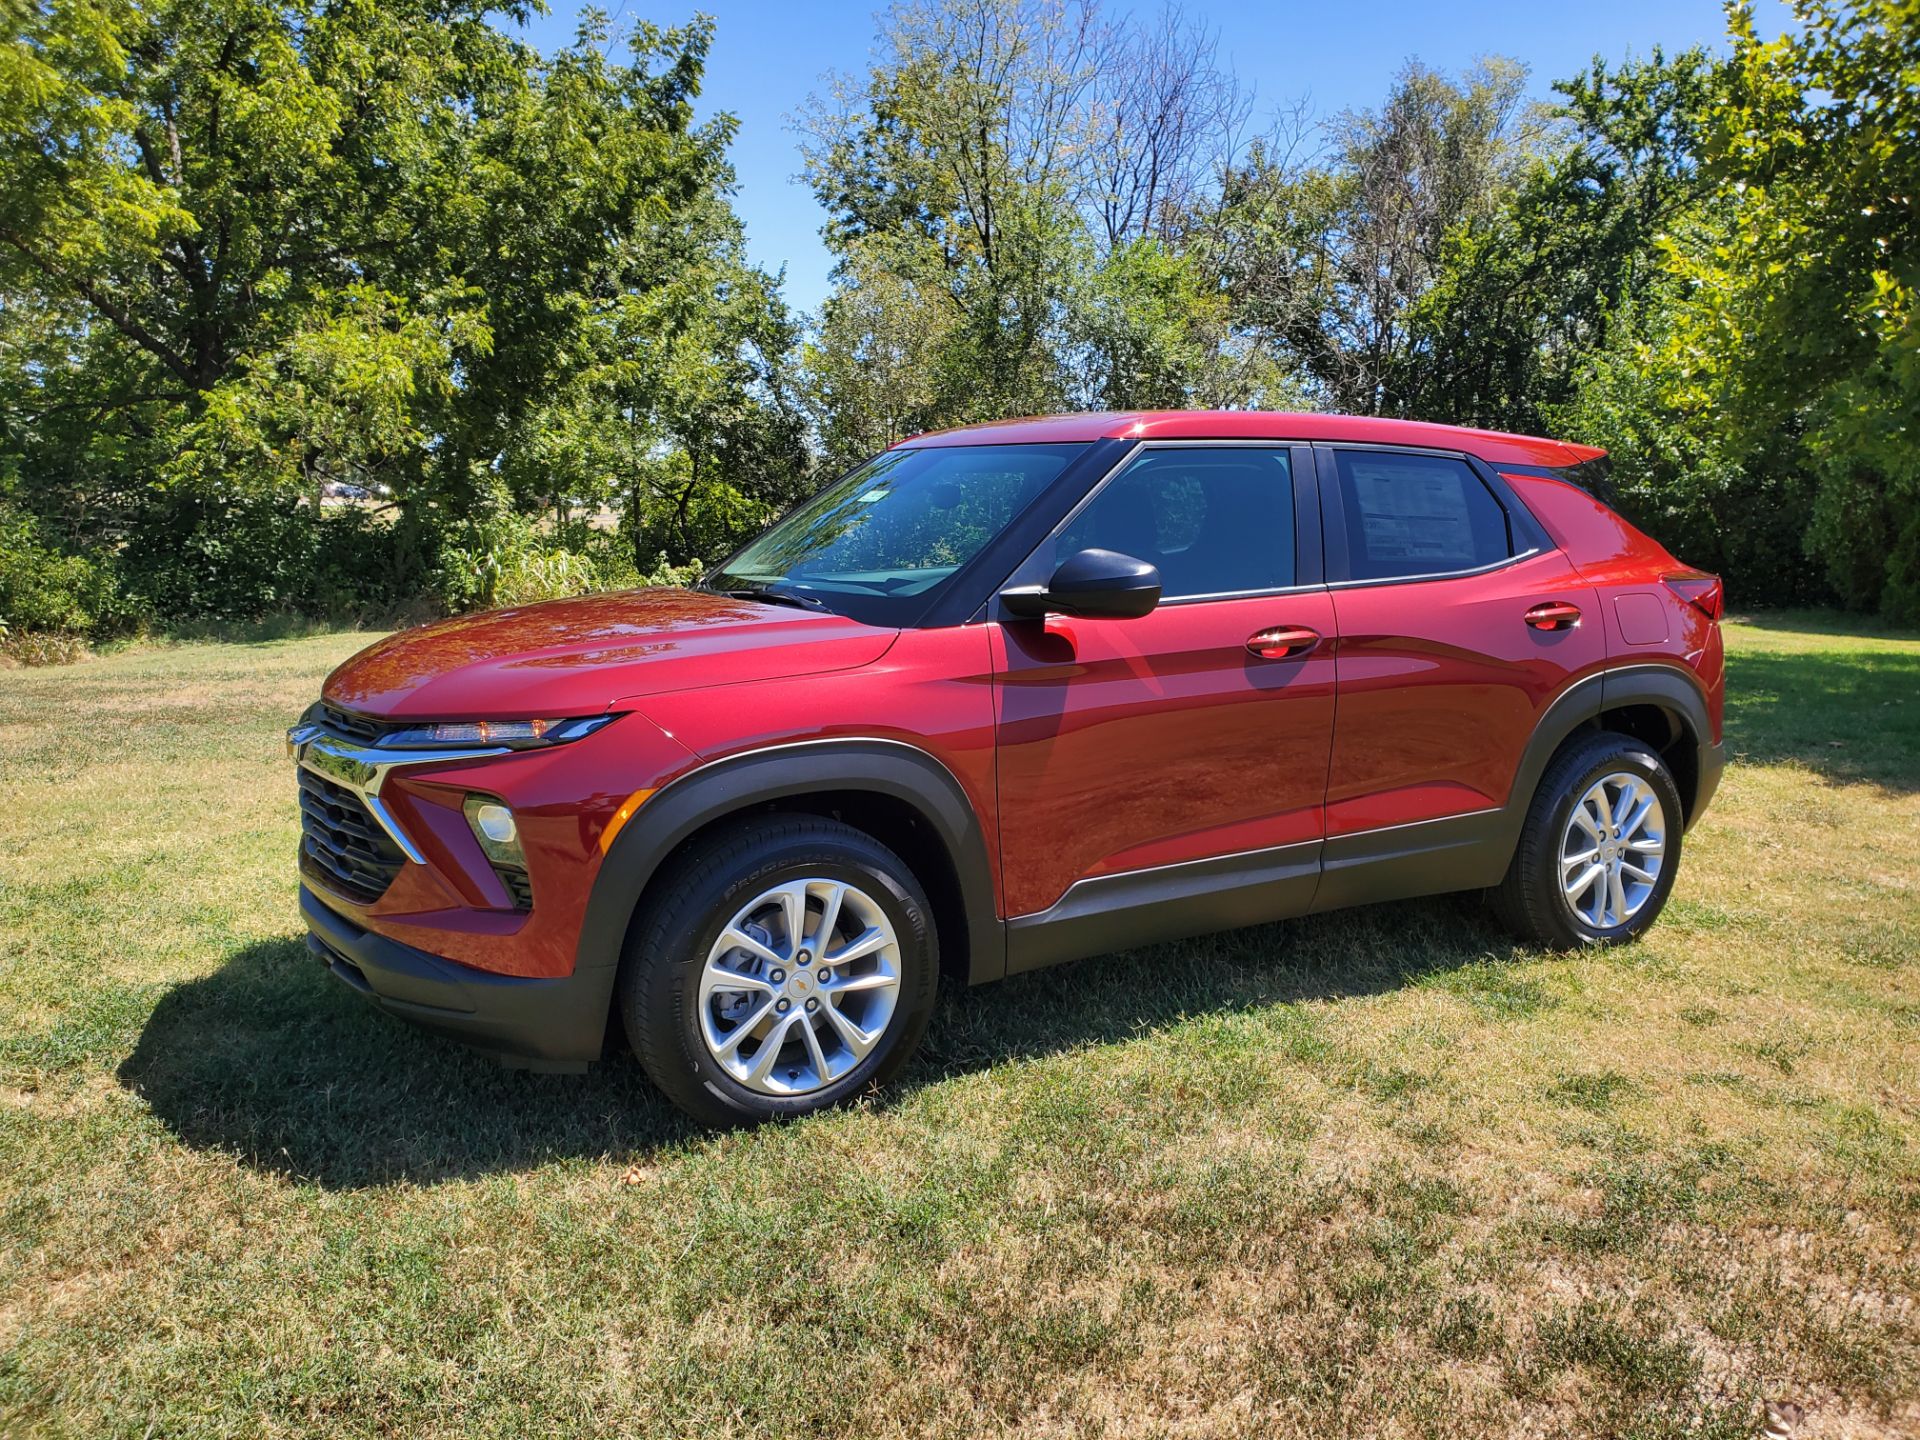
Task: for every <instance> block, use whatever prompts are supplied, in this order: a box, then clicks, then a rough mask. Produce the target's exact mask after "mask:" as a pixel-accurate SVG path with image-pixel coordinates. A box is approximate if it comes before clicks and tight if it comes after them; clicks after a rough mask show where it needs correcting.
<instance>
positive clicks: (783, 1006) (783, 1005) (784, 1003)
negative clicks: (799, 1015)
mask: <svg viewBox="0 0 1920 1440" xmlns="http://www.w3.org/2000/svg"><path fill="white" fill-rule="evenodd" d="M773 1008H774V1009H776V1010H778V1011H779V1012H780V1013H781V1014H782V1015H784V1014H786V1013H787V1011H789V1010H791V1009H792V1008H793V1002H792V1001H791V1000H788V999H786V998H784V997H782V998H781V999H779V1000H776V1001H774V1002H773Z"/></svg>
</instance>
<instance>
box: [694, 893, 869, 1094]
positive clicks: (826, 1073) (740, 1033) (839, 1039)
mask: <svg viewBox="0 0 1920 1440" xmlns="http://www.w3.org/2000/svg"><path fill="white" fill-rule="evenodd" d="M899 996H900V940H899V936H898V935H897V934H896V933H895V932H894V927H893V922H892V921H891V920H889V919H888V918H887V914H886V911H884V910H882V909H881V908H880V906H879V904H878V903H877V902H876V901H875V900H874V899H873V897H872V896H870V895H868V894H867V893H866V892H865V891H864V890H861V889H860V888H859V887H857V886H854V885H849V884H847V883H845V882H844V881H840V880H830V879H826V878H824V877H808V878H805V879H800V880H790V881H785V882H783V883H781V884H780V885H777V886H775V887H774V888H772V889H770V890H767V891H764V892H762V893H761V894H760V895H758V896H756V897H755V898H754V899H753V900H752V901H750V902H748V903H747V904H746V905H744V906H742V907H741V908H740V910H739V911H738V912H737V913H736V914H735V915H734V917H733V919H732V920H730V921H729V922H728V923H727V925H726V927H725V928H724V929H723V930H722V931H721V932H720V937H719V939H717V940H716V941H714V943H713V946H712V948H711V949H710V950H709V951H708V953H707V960H706V964H705V966H704V967H703V968H702V970H701V972H700V1035H701V1038H702V1039H703V1040H704V1041H705V1042H706V1046H707V1052H708V1054H710V1055H711V1056H712V1057H713V1059H714V1061H715V1062H716V1063H717V1064H718V1065H719V1066H720V1068H721V1069H723V1070H725V1071H726V1073H727V1074H728V1075H729V1076H731V1077H732V1078H733V1079H734V1080H735V1081H737V1082H738V1083H739V1084H741V1085H744V1086H745V1087H746V1088H747V1089H749V1090H754V1091H757V1092H759V1093H760V1094H763V1095H778V1096H794V1095H805V1094H809V1093H811V1092H812V1091H815V1090H819V1089H822V1088H824V1087H826V1086H828V1085H831V1084H833V1083H834V1082H835V1081H837V1080H840V1079H842V1078H843V1077H844V1076H846V1075H847V1073H848V1072H849V1071H851V1070H852V1069H853V1068H854V1067H855V1066H857V1065H858V1064H859V1063H860V1062H861V1061H862V1060H864V1059H865V1058H866V1057H867V1056H868V1055H869V1054H870V1053H871V1052H872V1050H873V1047H874V1046H875V1045H877V1044H879V1043H880V1039H881V1037H882V1036H883V1035H884V1034H885V1033H886V1029H887V1022H888V1021H889V1020H891V1019H892V1018H893V1012H894V1006H895V1004H896V1003H897V1002H898V1000H899Z"/></svg>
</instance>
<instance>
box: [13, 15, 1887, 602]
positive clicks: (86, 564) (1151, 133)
mask: <svg viewBox="0 0 1920 1440" xmlns="http://www.w3.org/2000/svg"><path fill="white" fill-rule="evenodd" d="M6 13H7V15H8V17H9V32H8V34H7V36H6V37H5V40H4V43H3V44H0V505H4V507H5V509H4V511H3V512H0V514H4V517H5V522H4V529H3V530H0V539H4V542H5V545H4V550H0V596H4V603H5V610H4V612H3V613H4V616H5V619H6V621H7V623H8V624H9V626H10V627H11V629H12V630H13V631H14V632H15V633H16V634H18V633H27V632H32V633H43V632H50V631H56V630H57V631H69V630H70V631H76V632H85V633H89V634H94V635H99V634H105V633H109V632H112V631H114V630H116V629H124V628H128V627H132V626H136V625H138V624H140V623H142V622H143V621H151V620H153V619H156V618H162V619H165V620H166V621H167V622H168V623H179V622H182V621H190V620H194V619H219V620H242V619H248V618H251V617H256V616H259V615H263V614H267V613H273V612H278V611H284V610H288V609H292V610H296V611H303V612H306V613H311V614H336V615H337V614H358V615H367V616H374V615H383V614H391V613H398V612H399V611H400V610H401V609H402V608H404V607H407V606H409V605H415V604H417V603H419V602H423V601H424V602H426V603H429V604H432V605H437V606H440V607H446V608H456V609H457V608H464V607H467V606H471V605H478V604H489V603H518V602H519V601H521V600H524V599H529V598H534V597H538V596H543V595H552V594H567V593H573V592H575V591H578V590H580V589H583V588H590V587H595V586H605V585H618V584H629V583H638V582H639V581H642V580H645V579H648V578H649V577H654V576H667V575H675V576H677V575H684V574H689V573H692V569H693V567H694V566H695V564H696V562H698V561H700V560H702V559H709V560H710V559H713V558H716V557H717V556H718V555H719V554H721V553H723V552H724V551H726V550H727V549H729V548H731V547H732V546H733V545H734V544H735V543H736V542H737V541H738V540H739V539H740V538H742V537H743V536H744V535H746V534H748V533H751V532H752V531H753V530H754V529H756V528H757V527H759V526H761V525H762V524H764V523H765V522H766V521H767V520H768V519H769V518H771V517H772V516H773V515H775V514H776V513H778V512H779V511H780V510H782V509H784V508H786V507H788V506H790V505H792V504H793V503H795V502H797V501H798V500H799V499H801V498H803V497H804V496H805V495H806V493H807V492H808V491H809V490H810V489H811V488H812V485H813V476H814V472H815V464H816V457H818V458H820V459H823V460H824V461H826V462H827V463H829V464H831V465H833V466H836V467H839V466H844V465H846V464H849V463H851V462H853V461H855V460H858V459H861V458H864V457H866V456H868V455H871V454H873V453H874V452H876V451H878V450H881V449H884V448H885V447H887V446H889V445H891V444H893V443H895V442H896V441H898V440H900V439H902V438H904V437H906V436H908V435H911V434H914V433H917V432H919V431H923V430H927V429H933V428H938V427H941V426H946V425H954V424H961V423H967V422H972V421H978V420H989V419H998V418H1002V417H1005V416H1008V415H1014V414H1022V413H1034V412H1044V411H1050V410H1057V409H1065V408H1082V407H1086V408H1091V407H1100V408H1109V409H1129V408H1136V407H1148V406H1153V407H1158V406H1191V405H1209V406H1226V407H1233V406H1263V407H1267V408H1281V407H1300V408H1313V407H1329V408H1338V409H1343V410H1348V411H1355V412H1361V413H1378V414H1390V415H1403V416H1411V417H1419V418H1429V419H1437V420H1445V421H1452V422H1456V423H1466V424H1477V425H1483V426H1489V427H1493V428H1504V429H1516V430H1522V431H1529V432H1536V433H1552V434H1558V435H1561V436H1564V437H1565V438H1567V439H1570V440H1575V441H1580V442H1584V443H1589V444H1594V445H1598V446H1600V447H1602V448H1604V449H1606V450H1608V451H1609V452H1610V453H1611V455H1612V456H1613V460H1614V483H1615V486H1616V489H1617V492H1618V498H1619V500H1620V502H1621V504H1622V506H1623V508H1624V509H1625V510H1626V511H1627V513H1628V514H1629V516H1630V517H1631V518H1633V519H1634V520H1635V521H1636V522H1637V523H1640V524H1642V525H1644V526H1645V527H1646V528H1648V529H1649V530H1650V531H1652V533H1653V534H1654V535H1655V536H1656V537H1658V538H1660V539H1661V540H1663V541H1664V542H1665V543H1667V544H1668V545H1669V547H1670V548H1672V549H1674V550H1675V551H1676V552H1677V553H1679V554H1680V555H1682V556H1683V557H1684V558H1686V559H1687V560H1689V561H1691V562H1693V563H1697V564H1702V565H1706V566H1709V567H1711V568H1714V569H1716V570H1719V571H1721V572H1722V573H1723V574H1725V575H1726V577H1727V579H1728V582H1729V586H1730V592H1731V594H1732V596H1733V598H1734V599H1735V601H1736V603H1758V602H1766V601H1773V602H1778V601H1795V600H1819V599H1823V598H1828V597H1830V596H1835V595H1837V596H1838V597H1839V598H1841V599H1843V600H1845V601H1846V602H1847V603H1848V604H1850V605H1852V606H1855V607H1857V608H1862V609H1874V608H1877V609H1879V610H1881V611H1882V612H1883V613H1885V614H1886V615H1888V616H1890V617H1893V618H1896V619H1902V620H1913V619H1916V618H1920V445H1916V444H1915V443H1914V438H1915V437H1914V434H1913V428H1912V427H1913V417H1914V416H1915V415H1916V414H1920V338H1916V337H1920V321H1917V320H1916V314H1915V309H1916V302H1915V291H1916V288H1920V244H1917V243H1916V240H1915V237H1916V235H1920V225H1916V223H1915V217H1914V213H1913V204H1914V201H1913V197H1914V196H1915V194H1916V193H1920V12H1916V10H1915V7H1914V5H1913V3H1912V0H1848V3H1839V0H1833V3H1824V0H1800V3H1798V4H1797V5H1796V8H1795V14H1796V16H1797V20H1798V24H1797V26H1796V28H1795V29H1793V30H1792V31H1791V32H1790V33H1788V34H1786V35H1785V36H1783V37H1782V38H1780V39H1779V40H1776V41H1771V42H1766V41H1762V40H1761V39H1760V38H1759V36H1758V33H1757V31H1756V30H1755V27H1754V23H1753V20H1752V17H1751V15H1750V13H1749V12H1748V11H1747V10H1746V9H1744V8H1742V7H1739V6H1735V7H1734V8H1733V9H1732V10H1731V11H1730V26H1731V31H1730V33H1731V41H1732V44H1731V53H1730V54H1728V55H1723V56H1715V55H1711V54H1708V53H1706V52H1703V51H1700V50H1691V51H1688V52H1685V53H1683V54H1680V55H1677V56H1667V55H1664V54H1663V53H1661V52H1660V51H1658V50H1655V51H1653V52H1652V53H1651V55H1650V56H1649V57H1648V58H1646V59H1645V60H1637V61H1628V62H1625V63H1621V64H1610V63H1608V62H1607V61H1605V60H1602V59H1596V60H1595V61H1594V62H1593V63H1592V64H1591V65H1590V66H1589V67H1588V68H1587V69H1586V70H1585V71H1584V72H1583V73H1581V74H1579V75H1577V76H1575V77H1574V78H1572V79H1570V80H1566V81H1563V82H1561V83H1560V84H1558V85H1557V86H1556V87H1555V88H1556V91H1557V94H1558V103H1557V104H1556V105H1555V106H1553V107H1551V108H1547V107H1541V106H1538V105H1534V104H1531V103H1529V102H1528V100H1527V99H1526V95H1527V76H1526V72H1525V70H1524V69H1523V68H1522V67H1521V66H1519V65H1518V64H1517V63H1515V62H1513V61H1510V60H1505V59H1501V58H1499V57H1492V58H1489V59H1487V60H1485V61H1482V62H1480V63H1478V64H1477V65H1475V66H1474V67H1472V68H1470V69H1469V70H1467V71H1465V72H1463V73H1460V74H1456V75H1447V74H1442V73H1440V72H1437V71H1434V70H1432V69H1430V68H1428V67H1425V66H1422V65H1420V64H1419V63H1417V62H1412V63H1409V64H1408V65H1407V67H1406V68H1405V69H1404V70H1403V71H1402V72H1401V73H1400V74H1399V75H1397V76H1396V77H1395V79H1394V81H1393V83H1392V85H1391V86H1390V87H1389V89H1388V92H1387V94H1386V95H1385V96H1384V97H1383V100H1382V103H1381V104H1380V105H1379V106H1378V107H1376V108H1371V109H1359V110H1354V111H1349V112H1346V113H1343V114H1340V115H1338V116H1335V117H1332V118H1331V119H1330V120H1328V121H1326V122H1325V123H1323V124H1322V125H1320V126H1318V127H1310V126H1308V125H1307V124H1306V123H1305V121H1304V120H1303V119H1302V118H1301V117H1300V116H1298V115H1295V116H1291V117H1288V116H1282V117H1281V118H1280V120H1279V121H1277V122H1275V123H1273V124H1271V125H1269V126H1268V127H1267V128H1266V129H1265V130H1263V131H1260V132H1257V133H1252V134H1251V135H1249V134H1248V131H1247V121H1248V118H1249V116H1250V115H1251V113H1252V98H1251V94H1250V92H1248V91H1247V90H1245V89H1243V88H1242V87H1241V86H1240V85H1239V83H1238V82H1237V81H1236V80H1235V78H1234V77H1233V76H1232V75H1231V74H1229V73H1227V72H1226V70H1225V69H1224V67H1223V66H1222V65H1221V64H1219V63H1218V62H1217V60H1216V58H1215V57H1216V51H1215V45H1214V41H1213V37H1211V36H1210V35H1209V34H1208V33H1207V32H1205V31H1204V30H1203V29H1200V28H1198V27H1196V26H1194V25H1192V24H1190V23H1189V22H1188V21H1186V20H1185V19H1184V18H1183V17H1182V15H1181V13H1180V12H1179V11H1178V9H1177V8H1166V9H1163V10H1161V11H1160V12H1159V13H1158V14H1153V13H1148V12H1127V13H1125V14H1124V15H1119V16H1110V15H1107V14H1103V13H1102V11H1101V9H1100V7H1099V5H1098V3H1097V0H898V3H896V4H894V6H893V7H892V8H891V9H889V10H888V11H887V12H885V14H884V15H883V16H882V17H881V20H880V32H879V35H878V37H877V41H878V43H877V44H876V47H875V50H874V59H873V61H872V63H871V64H870V65H869V66H868V68H867V70H866V71H865V73H864V74H863V75H861V76H859V77H857V78H841V79H838V80H836V81H834V82H833V85H832V87H831V88H830V89H829V90H828V91H827V93H826V94H825V95H823V96H822V97H821V98H818V99H816V100H814V101H813V102H812V104H811V107H810V110H809V112H808V114H807V117H806V120H805V124H804V129H805V131H806V139H805V141H804V143H803V146H802V152H803V159H804V165H805V170H806V174H807V177H808V179H809V180H810V182H811V184H812V185H813V188H814V191H815V193H816V195H817V196H818V197H819V199H820V201H821V203H822V205H823V206H824V207H825V208H826V211H827V215H828V223H827V227H826V235H827V240H828V243H829V245H830V247H831V248H832V250H833V253H834V256H835V259H836V264H837V271H836V276H837V283H836V287H835V290H834V293H833V294H832V295H831V296H830V297H829V298H828V299H827V301H826V302H825V304H824V305H823V307H822V309H821V311H820V313H819V314H818V315H816V316H814V317H811V318H810V319H806V320H803V319H802V318H801V317H796V316H794V315H793V314H792V313H790V312H789V311H788V309H787V307H786V305H785V303H784V301H783V300H782V298H781V296H780V293H779V283H778V280H777V278H776V277H773V276H769V275H768V274H766V273H765V272H763V271H761V270H759V269H757V268H756V267H754V266H753V265H752V264H751V263H750V262H749V261H748V259H747V257H746V254H745V244H744V238H743V235H742V231H741V227H740V223H739V220H738V218H737V217H736V216H735V214H734V213H733V210H732V207H731V204H730V193H731V187H732V184H733V177H732V172H731V170H730V168H729V166H728V163H727V149H728V146H729V145H730V144H731V142H732V139H733V135H734V122H733V120H732V119H731V118H730V117H728V116H725V115H720V116H716V117H714V118H713V119H711V120H709V121H707V122H705V123H703V124H702V123H696V121H695V118H694V105H695V101H696V99H697V97H698V95H699V89H700V84H701V79H702V73H703V70H704V66H705V63H706V58H707V54H708V51H709V48H710V46H711V45H712V44H713V43H714V31H713V27H712V25H711V23H710V22H708V21H706V20H704V19H697V20H695V21H694V22H692V23H691V24H689V25H686V26H684V27H681V28H677V29H661V28H658V27H656V26H654V25H651V24H648V23H645V22H641V23H639V24H637V25H636V26H635V28H634V32H633V34H632V35H631V37H630V40H629V42H628V43H627V45H626V47H625V49H624V50H622V51H620V52H618V55H619V58H614V57H615V55H616V49H615V45H614V43H613V42H614V37H613V35H612V32H611V29H610V27H609V24H608V22H607V21H606V20H605V18H604V16H603V15H601V14H600V13H599V12H597V11H588V12H586V18H585V20H584V22H583V25H582V28H581V30H580V32H579V34H578V36H577V38H576V39H575V41H574V43H572V44H570V45H567V46H564V47H561V48H560V49H558V50H557V51H556V52H554V53H553V54H551V55H546V56H543V55H540V54H538V53H536V52H535V51H534V50H532V49H531V48H530V47H528V46H527V45H525V44H524V43H522V42H520V41H518V40H516V39H514V38H513V36H512V33H511V32H512V23H511V22H516V21H518V20H520V19H523V18H524V17H525V15H526V13H528V7H527V5H526V3H525V0H505V3H494V0H393V3H387V4H381V5H377V6H376V5H370V4H347V5H337V4H332V3H329V0H215V3H211V4H209V3H204V0H200V3H189V0H156V3H154V4H151V5H146V6H136V5H133V4H132V3H130V0H37V3H32V4H26V5H24V6H23V5H19V4H15V5H14V6H12V7H11V8H10V9H9V10H8V11H7V12H6ZM343 487H351V488H350V489H349V490H347V491H346V492H345V493H347V494H350V495H351V496H352V497H353V503H339V501H340V497H341V495H342V493H343ZM1808 556H1811V557H1812V558H1813V561H1814V563H1813V564H1812V565H1809V564H1807V563H1806V561H1807V557H1808Z"/></svg>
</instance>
